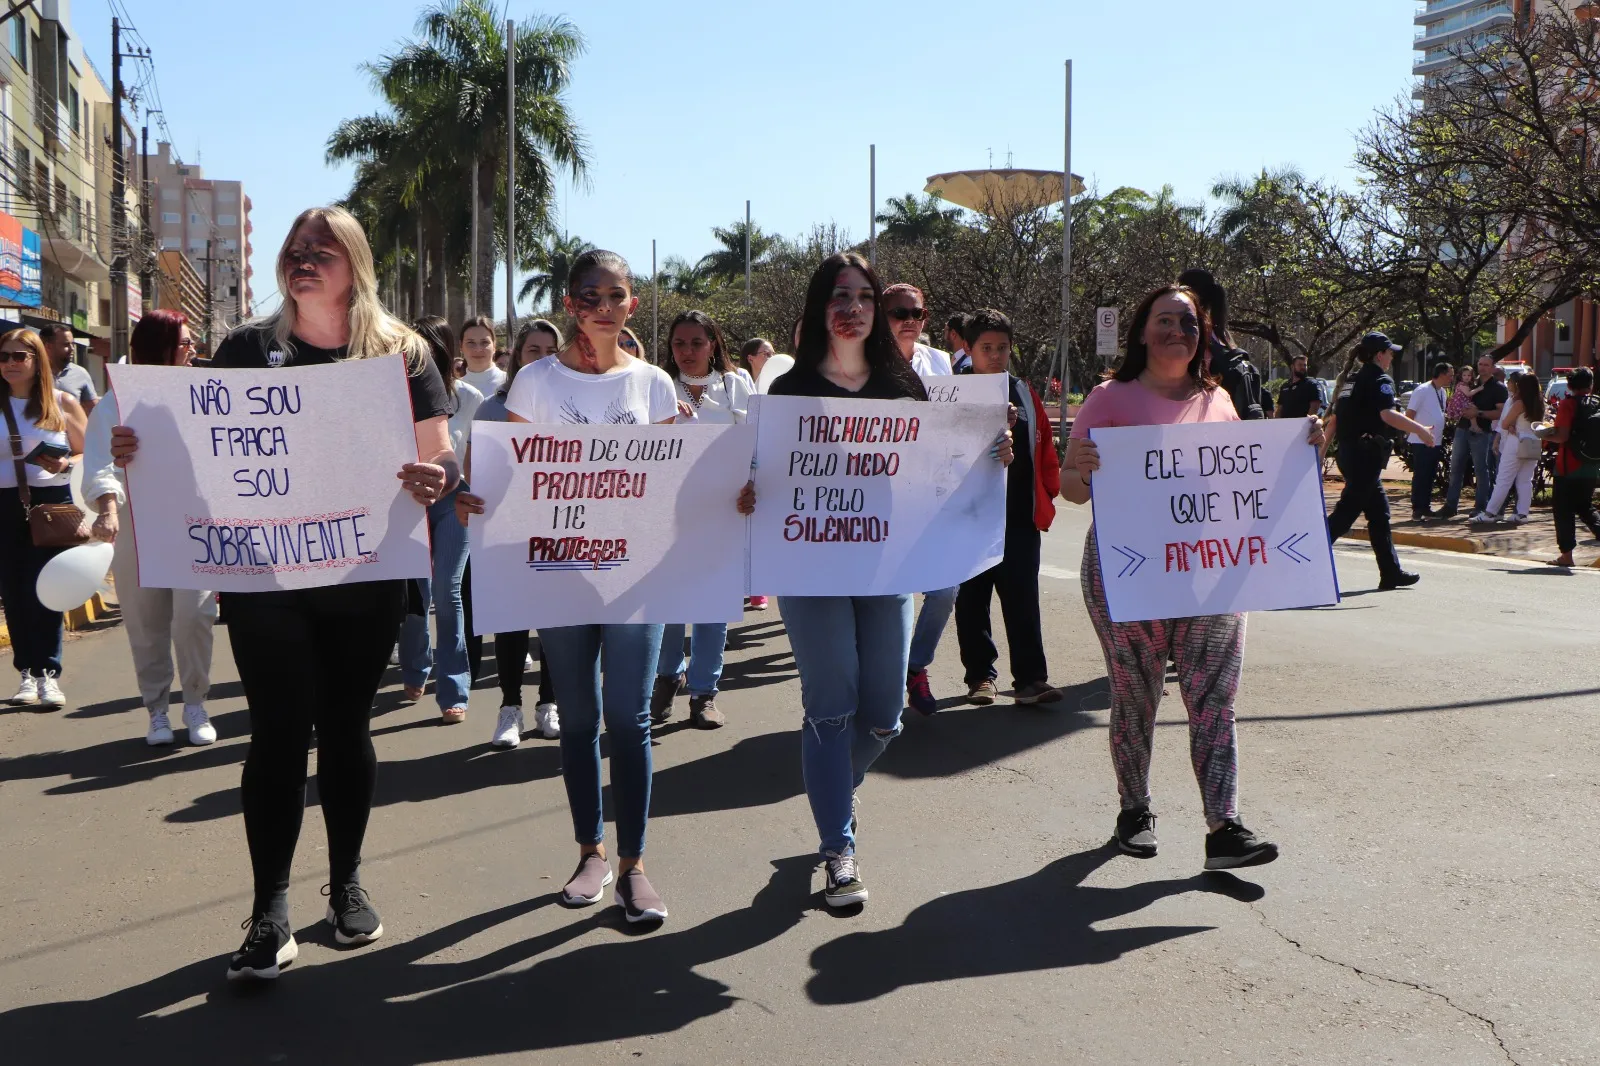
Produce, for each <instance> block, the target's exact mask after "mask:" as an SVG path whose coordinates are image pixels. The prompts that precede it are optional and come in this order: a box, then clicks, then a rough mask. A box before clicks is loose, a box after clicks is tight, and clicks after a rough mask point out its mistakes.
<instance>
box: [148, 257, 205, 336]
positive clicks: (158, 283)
mask: <svg viewBox="0 0 1600 1066" xmlns="http://www.w3.org/2000/svg"><path fill="white" fill-rule="evenodd" d="M154 280H155V288H156V291H155V295H154V298H153V302H152V305H151V306H153V307H160V308H165V309H167V310H171V311H182V312H183V313H184V314H185V315H187V316H188V318H189V322H190V323H191V327H192V329H193V332H194V333H199V332H200V328H199V323H201V322H204V321H205V317H206V283H205V280H204V279H203V278H201V277H200V272H199V271H197V270H195V268H194V264H193V263H191V262H189V257H188V256H186V255H184V254H183V253H182V252H181V251H179V250H178V249H176V248H168V249H166V250H165V251H162V252H160V253H159V254H158V257H157V259H156V274H155V279H154Z"/></svg>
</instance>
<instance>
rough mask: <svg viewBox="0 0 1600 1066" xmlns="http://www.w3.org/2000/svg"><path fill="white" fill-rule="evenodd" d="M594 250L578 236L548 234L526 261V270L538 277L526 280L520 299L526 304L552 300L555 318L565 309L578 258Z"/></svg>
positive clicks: (534, 247)
mask: <svg viewBox="0 0 1600 1066" xmlns="http://www.w3.org/2000/svg"><path fill="white" fill-rule="evenodd" d="M593 247H594V245H592V244H590V243H589V242H588V241H586V240H584V239H583V238H582V237H579V236H577V235H576V234H559V235H558V234H546V235H545V237H544V239H543V240H541V241H540V242H539V243H538V244H535V245H534V246H533V248H532V252H531V254H530V255H529V256H528V257H527V259H526V260H525V261H524V264H523V265H524V267H525V268H526V269H529V270H535V271H538V273H535V274H531V275H529V276H528V277H527V278H526V279H524V281H523V282H522V288H521V289H520V290H519V291H518V292H517V299H519V300H526V299H527V298H528V297H530V296H532V297H535V298H537V299H540V300H545V299H548V300H549V303H550V313H551V314H554V313H555V312H556V311H557V310H559V309H560V307H561V297H562V295H563V294H564V293H565V292H566V285H567V277H568V276H569V275H570V274H571V273H572V264H573V263H574V262H575V261H576V260H577V258H578V256H580V255H582V254H583V253H584V252H587V251H589V250H590V249H591V248H593Z"/></svg>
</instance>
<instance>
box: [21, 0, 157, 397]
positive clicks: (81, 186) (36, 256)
mask: <svg viewBox="0 0 1600 1066" xmlns="http://www.w3.org/2000/svg"><path fill="white" fill-rule="evenodd" d="M8 7H9V8H10V9H11V10H10V15H9V17H8V18H7V19H6V21H5V22H4V23H0V319H4V320H9V321H12V322H17V321H20V322H22V323H23V324H26V325H30V326H41V325H45V324H51V323H66V324H68V325H70V326H72V329H73V333H74V335H75V339H76V340H77V342H78V345H79V355H78V359H79V361H80V362H82V363H84V364H85V366H86V367H87V368H88V369H89V371H90V373H91V375H93V376H95V377H96V378H97V379H99V380H100V381H102V382H103V381H104V376H103V372H102V366H103V361H104V359H105V357H106V356H108V355H109V354H110V350H111V332H112V327H113V323H112V321H111V306H112V300H111V287H110V282H111V273H110V267H111V261H112V259H113V258H115V251H116V249H117V247H118V246H119V245H120V246H122V247H124V248H127V247H131V243H132V242H131V238H132V236H133V233H132V231H130V232H125V233H123V234H121V235H114V234H113V233H112V232H111V188H112V174H113V169H114V167H115V166H116V161H115V160H114V158H113V157H112V154H111V148H110V145H111V134H112V124H113V122H117V121H120V122H121V123H122V126H123V143H124V144H126V145H128V146H129V147H130V149H131V148H132V147H133V146H134V145H135V141H134V140H133V137H132V126H131V124H130V123H129V122H128V121H127V119H126V117H125V116H116V115H114V114H113V108H112V105H111V92H110V90H109V89H108V88H107V84H108V83H107V80H106V79H105V78H102V77H101V76H100V74H99V72H98V71H97V70H96V69H95V66H94V64H93V63H92V62H91V61H90V60H89V58H88V56H86V55H85V54H84V52H83V48H82V45H81V44H80V42H79V41H78V38H77V36H76V34H75V33H74V31H73V27H72V18H71V11H70V3H69V0H38V2H37V3H34V4H30V5H21V6H19V5H15V4H11V5H8ZM134 158H136V153H135V152H131V151H130V153H129V154H128V155H127V157H126V158H125V160H124V162H123V164H122V165H123V166H130V165H131V164H132V161H133V159H134ZM136 193H137V188H136V187H130V188H129V189H128V193H127V196H126V198H125V201H124V202H125V204H126V205H127V211H128V218H129V219H130V220H137V218H138V207H137V199H136V195H135V194H136ZM133 292H134V296H133V299H132V301H131V303H130V318H133V317H136V316H137V315H138V313H139V300H138V296H137V282H135V285H134V286H133ZM127 324H128V323H123V324H122V325H124V326H126V325H127Z"/></svg>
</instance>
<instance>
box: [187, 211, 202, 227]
mask: <svg viewBox="0 0 1600 1066" xmlns="http://www.w3.org/2000/svg"><path fill="white" fill-rule="evenodd" d="M199 224H200V216H199V215H197V214H195V213H194V212H193V211H190V212H189V225H191V226H198V225H199Z"/></svg>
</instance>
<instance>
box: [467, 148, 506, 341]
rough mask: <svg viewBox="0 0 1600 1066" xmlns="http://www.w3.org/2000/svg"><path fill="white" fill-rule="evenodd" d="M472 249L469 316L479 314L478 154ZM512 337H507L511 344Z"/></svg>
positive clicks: (474, 169)
mask: <svg viewBox="0 0 1600 1066" xmlns="http://www.w3.org/2000/svg"><path fill="white" fill-rule="evenodd" d="M471 240H472V251H471V252H470V253H469V254H468V255H467V261H468V262H470V263H471V264H472V266H471V270H472V299H471V302H469V303H468V304H467V317H468V318H472V317H473V316H475V315H477V313H478V311H479V308H478V155H477V153H476V152H474V153H473V155H472V237H471ZM510 343H511V339H510V338H509V337H508V338H506V344H507V345H508V346H509V345H510Z"/></svg>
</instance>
